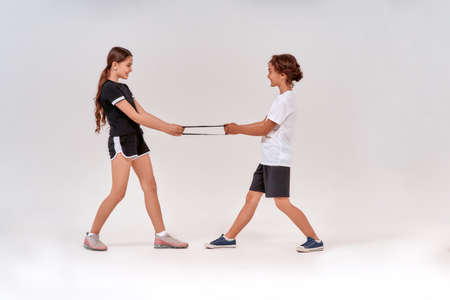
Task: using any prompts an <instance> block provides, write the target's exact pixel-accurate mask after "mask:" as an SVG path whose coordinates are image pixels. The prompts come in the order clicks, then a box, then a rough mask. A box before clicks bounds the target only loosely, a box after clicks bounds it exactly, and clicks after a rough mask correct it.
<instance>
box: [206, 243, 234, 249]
mask: <svg viewBox="0 0 450 300" xmlns="http://www.w3.org/2000/svg"><path fill="white" fill-rule="evenodd" d="M205 248H206V249H217V248H236V245H222V246H216V245H211V244H206V245H205Z"/></svg>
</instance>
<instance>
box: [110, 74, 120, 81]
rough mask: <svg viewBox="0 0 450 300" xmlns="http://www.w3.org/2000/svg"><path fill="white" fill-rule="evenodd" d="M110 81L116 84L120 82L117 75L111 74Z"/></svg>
mask: <svg viewBox="0 0 450 300" xmlns="http://www.w3.org/2000/svg"><path fill="white" fill-rule="evenodd" d="M108 80H111V81H114V82H119V76H118V75H117V74H110V75H109V76H108Z"/></svg>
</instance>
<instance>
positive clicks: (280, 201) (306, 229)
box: [275, 198, 319, 240]
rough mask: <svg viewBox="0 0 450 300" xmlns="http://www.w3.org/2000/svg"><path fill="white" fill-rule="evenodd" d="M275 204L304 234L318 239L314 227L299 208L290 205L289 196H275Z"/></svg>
mask: <svg viewBox="0 0 450 300" xmlns="http://www.w3.org/2000/svg"><path fill="white" fill-rule="evenodd" d="M275 204H276V205H277V207H278V208H279V209H280V210H281V211H282V212H283V213H285V214H286V215H287V216H288V217H289V219H291V221H292V222H294V223H295V225H297V227H298V228H299V229H300V230H301V231H302V232H303V234H304V235H305V236H307V237H312V238H314V239H316V240H319V237H318V236H317V234H316V233H315V232H314V229H313V228H312V226H311V224H310V223H309V221H308V219H307V218H306V216H305V214H304V213H303V212H302V211H301V210H300V209H298V208H297V207H295V206H294V205H292V203H291V202H290V201H289V198H275Z"/></svg>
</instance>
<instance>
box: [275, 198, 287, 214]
mask: <svg viewBox="0 0 450 300" xmlns="http://www.w3.org/2000/svg"><path fill="white" fill-rule="evenodd" d="M275 205H276V206H277V207H278V209H279V210H282V211H284V210H286V209H288V208H289V206H291V202H290V201H289V198H275Z"/></svg>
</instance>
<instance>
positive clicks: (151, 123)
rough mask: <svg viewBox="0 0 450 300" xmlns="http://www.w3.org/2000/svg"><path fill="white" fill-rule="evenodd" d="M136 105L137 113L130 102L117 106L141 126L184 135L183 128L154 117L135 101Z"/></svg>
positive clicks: (123, 102) (119, 103)
mask: <svg viewBox="0 0 450 300" xmlns="http://www.w3.org/2000/svg"><path fill="white" fill-rule="evenodd" d="M135 104H136V108H137V111H136V110H135V109H134V108H133V106H131V105H130V103H128V101H119V102H118V103H117V104H116V106H117V107H118V108H119V109H120V110H121V111H123V113H124V114H126V115H127V116H128V117H129V118H130V119H131V120H133V121H134V122H136V123H138V124H140V125H143V126H145V127H149V128H152V129H156V130H159V131H162V132H165V133H167V134H171V135H175V136H179V135H181V134H182V133H183V131H184V128H183V127H181V126H179V125H176V124H169V123H167V122H164V121H163V120H161V119H158V118H157V117H155V116H154V115H152V114H149V113H147V112H145V110H144V109H143V108H142V106H140V105H139V103H137V101H135Z"/></svg>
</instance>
